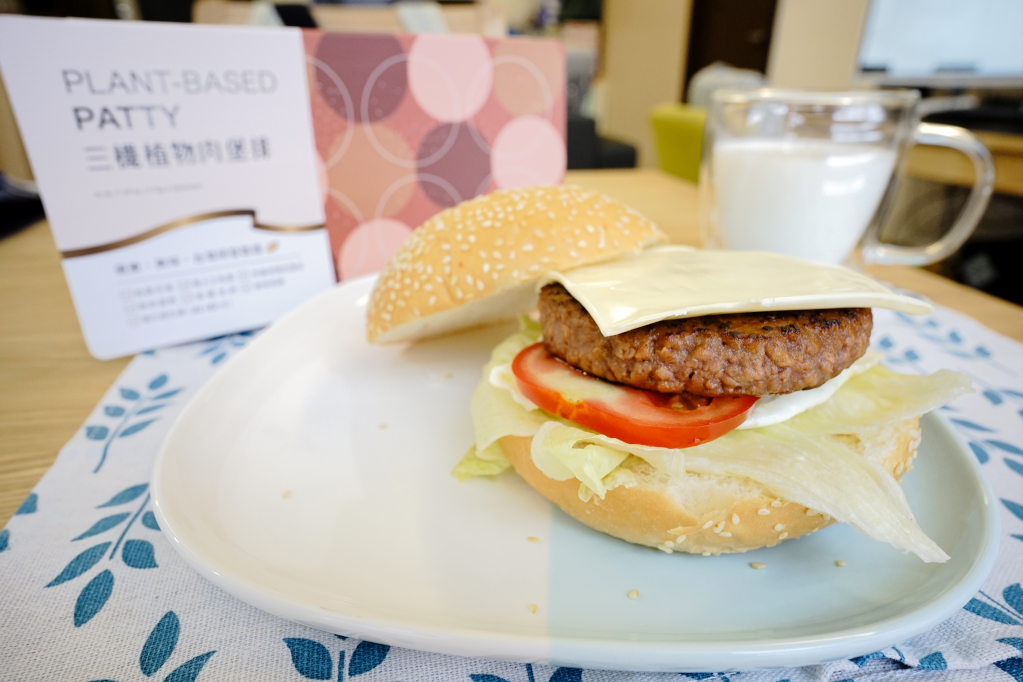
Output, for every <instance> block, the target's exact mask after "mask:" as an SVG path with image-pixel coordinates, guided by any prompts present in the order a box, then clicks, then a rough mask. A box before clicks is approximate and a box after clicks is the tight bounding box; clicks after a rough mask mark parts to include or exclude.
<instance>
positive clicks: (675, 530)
mask: <svg viewBox="0 0 1023 682" xmlns="http://www.w3.org/2000/svg"><path fill="white" fill-rule="evenodd" d="M668 532H669V533H671V534H672V535H679V534H681V533H684V532H686V529H685V528H683V527H682V526H679V527H678V528H672V529H671V530H669V531H668Z"/></svg>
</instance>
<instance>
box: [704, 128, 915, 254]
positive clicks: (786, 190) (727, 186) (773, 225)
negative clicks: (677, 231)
mask: <svg viewBox="0 0 1023 682" xmlns="http://www.w3.org/2000/svg"><path fill="white" fill-rule="evenodd" d="M895 160H896V154H895V152H894V151H893V150H890V149H886V148H884V147H878V146H871V145H866V144H840V143H835V142H831V141H828V140H815V139H794V140H764V139H744V140H734V141H733V140H719V141H717V142H716V143H715V145H714V159H713V182H714V188H715V191H716V193H717V207H718V222H719V226H720V227H719V229H720V238H721V240H722V242H723V243H722V244H721V246H723V247H724V248H727V249H742V250H763V251H775V252H780V253H786V254H789V255H793V256H799V257H803V258H810V259H813V260H817V261H825V262H829V263H841V262H842V261H844V260H845V259H846V258H847V257H848V256H849V254H850V252H851V251H852V250H853V248H854V247H855V246H856V244H857V242H858V241H859V239H860V237H861V236H862V235H863V232H864V231H865V230H866V228H867V226H868V224H869V223H870V220H871V218H872V217H873V216H874V213H875V212H876V211H877V208H878V205H879V204H880V202H881V198H882V196H883V195H884V191H885V188H886V187H887V186H888V182H889V180H890V179H891V177H892V171H893V170H894V167H895Z"/></svg>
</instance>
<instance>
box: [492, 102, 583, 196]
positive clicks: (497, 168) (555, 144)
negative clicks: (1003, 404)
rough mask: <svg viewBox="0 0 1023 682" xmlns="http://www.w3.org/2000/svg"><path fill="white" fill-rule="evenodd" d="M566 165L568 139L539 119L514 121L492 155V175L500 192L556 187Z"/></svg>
mask: <svg viewBox="0 0 1023 682" xmlns="http://www.w3.org/2000/svg"><path fill="white" fill-rule="evenodd" d="M565 162H566V151H565V140H564V139H563V138H562V137H561V134H560V133H559V132H558V130H557V128H555V127H554V126H553V125H551V123H550V121H548V120H547V119H544V118H540V117H539V116H520V117H518V118H515V119H512V121H511V122H510V123H509V124H508V125H506V126H505V127H504V128H502V129H501V132H499V133H498V134H497V139H495V140H494V148H493V150H491V152H490V168H491V173H492V174H493V176H494V182H495V183H497V186H498V187H499V188H501V189H508V188H511V187H529V186H530V185H554V184H557V183H559V182H561V179H562V178H563V177H564V176H565Z"/></svg>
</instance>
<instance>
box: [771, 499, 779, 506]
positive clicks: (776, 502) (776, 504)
mask: <svg viewBox="0 0 1023 682" xmlns="http://www.w3.org/2000/svg"><path fill="white" fill-rule="evenodd" d="M771 506H772V507H780V506H781V502H779V501H778V500H775V501H774V502H772V503H771Z"/></svg>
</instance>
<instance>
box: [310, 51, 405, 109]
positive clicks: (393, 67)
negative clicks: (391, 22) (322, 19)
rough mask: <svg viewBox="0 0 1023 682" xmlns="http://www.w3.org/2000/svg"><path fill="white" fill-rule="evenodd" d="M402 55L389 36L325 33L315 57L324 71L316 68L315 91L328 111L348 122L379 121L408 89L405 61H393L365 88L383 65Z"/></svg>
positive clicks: (394, 106)
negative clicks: (335, 113) (370, 85)
mask: <svg viewBox="0 0 1023 682" xmlns="http://www.w3.org/2000/svg"><path fill="white" fill-rule="evenodd" d="M404 55H405V50H404V49H402V46H401V43H399V42H398V40H397V39H396V38H394V37H393V36H380V35H371V34H340V33H325V34H323V38H322V39H321V40H320V43H319V45H318V46H317V48H316V55H315V57H316V59H317V60H318V61H319V62H320V63H321V64H323V65H324V66H325V67H327V68H326V69H324V68H317V70H316V89H317V90H318V91H319V92H320V95H321V96H322V97H323V99H324V101H325V102H326V103H327V104H328V105H329V106H330V107H331V108H332V109H334V110H335V111H336V112H338V113H339V114H340V115H342V116H344V117H345V118H347V119H348V120H350V121H358V122H360V123H373V122H376V121H380V120H383V119H385V118H387V117H388V116H389V115H390V114H391V112H393V111H394V110H395V109H396V108H397V107H398V105H399V104H401V100H402V98H404V97H405V93H406V92H407V90H408V75H407V73H406V70H405V60H404V59H400V60H396V61H394V62H392V63H390V64H389V65H388V67H387V68H386V69H384V70H383V72H382V73H378V74H377V75H376V78H375V79H374V82H373V86H372V88H371V89H370V90H369V92H366V85H367V84H368V83H369V80H370V76H371V75H373V72H374V71H375V70H377V68H378V67H379V66H380V65H381V64H382V63H383V62H385V61H387V60H388V59H390V58H393V57H397V56H402V57H404ZM318 66H319V65H318ZM327 69H329V70H330V71H329V72H328V71H327ZM331 74H333V75H335V76H336V78H332V77H331Z"/></svg>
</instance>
